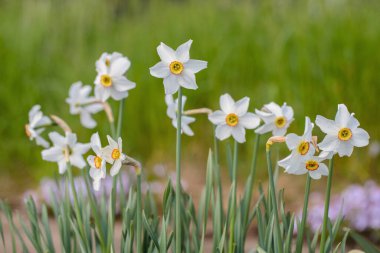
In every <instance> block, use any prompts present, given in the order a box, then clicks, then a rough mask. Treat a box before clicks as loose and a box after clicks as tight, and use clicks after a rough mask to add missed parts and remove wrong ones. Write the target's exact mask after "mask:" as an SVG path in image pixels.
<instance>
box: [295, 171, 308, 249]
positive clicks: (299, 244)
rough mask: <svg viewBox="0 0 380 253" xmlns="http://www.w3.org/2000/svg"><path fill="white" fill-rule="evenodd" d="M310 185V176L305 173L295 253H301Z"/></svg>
mask: <svg viewBox="0 0 380 253" xmlns="http://www.w3.org/2000/svg"><path fill="white" fill-rule="evenodd" d="M310 185H311V177H310V174H309V173H307V179H306V186H305V199H304V202H303V210H302V220H301V225H300V227H299V229H298V238H299V239H298V240H297V245H296V252H302V244H303V234H304V230H305V223H306V217H307V207H308V205H309V194H310Z"/></svg>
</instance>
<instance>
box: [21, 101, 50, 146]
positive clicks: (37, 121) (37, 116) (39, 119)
mask: <svg viewBox="0 0 380 253" xmlns="http://www.w3.org/2000/svg"><path fill="white" fill-rule="evenodd" d="M51 124H52V121H51V120H50V118H49V117H47V116H44V115H43V113H42V112H41V106H40V105H35V106H33V107H32V109H31V110H30V111H29V124H27V125H25V133H26V135H27V136H28V137H29V139H30V140H31V141H32V140H34V139H36V143H37V145H40V146H42V147H44V148H48V147H49V146H50V144H49V142H47V141H46V140H45V139H44V138H42V137H41V133H42V132H43V131H44V130H45V126H48V125H51Z"/></svg>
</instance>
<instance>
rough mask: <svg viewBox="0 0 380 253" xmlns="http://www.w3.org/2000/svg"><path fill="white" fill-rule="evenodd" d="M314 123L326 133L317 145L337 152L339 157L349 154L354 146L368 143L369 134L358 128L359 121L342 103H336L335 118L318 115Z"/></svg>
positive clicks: (328, 150)
mask: <svg viewBox="0 0 380 253" xmlns="http://www.w3.org/2000/svg"><path fill="white" fill-rule="evenodd" d="M315 123H316V124H317V125H318V126H319V128H320V129H321V130H322V132H324V133H326V134H327V135H326V137H325V138H324V139H323V141H322V142H321V143H319V145H318V146H319V148H320V149H322V150H323V151H327V152H333V153H335V154H336V153H338V154H339V156H340V157H342V156H351V154H352V151H353V149H354V147H364V146H367V145H368V142H369V134H368V133H367V132H366V131H365V130H364V129H362V128H359V125H360V123H359V121H358V120H357V119H356V118H355V117H354V114H353V113H351V114H350V113H349V112H348V110H347V107H346V106H345V105H344V104H339V105H338V112H337V113H336V116H335V120H329V119H326V118H325V117H323V116H320V115H318V116H317V119H316V120H315Z"/></svg>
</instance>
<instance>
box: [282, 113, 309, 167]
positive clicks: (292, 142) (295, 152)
mask: <svg viewBox="0 0 380 253" xmlns="http://www.w3.org/2000/svg"><path fill="white" fill-rule="evenodd" d="M313 127H314V124H313V123H311V121H310V118H309V117H306V119H305V130H304V134H303V135H302V136H298V135H296V134H293V133H292V134H288V135H287V136H286V138H285V142H286V145H287V146H288V148H289V150H291V151H292V152H291V154H290V155H289V156H287V157H285V158H284V159H282V160H281V161H279V162H278V165H279V166H281V167H283V168H285V170H286V171H287V170H288V169H289V168H291V167H293V166H294V165H295V164H298V163H299V162H300V160H301V159H305V157H308V156H312V155H314V152H315V148H314V146H313V144H312V141H313V139H312V138H313V137H312V130H313Z"/></svg>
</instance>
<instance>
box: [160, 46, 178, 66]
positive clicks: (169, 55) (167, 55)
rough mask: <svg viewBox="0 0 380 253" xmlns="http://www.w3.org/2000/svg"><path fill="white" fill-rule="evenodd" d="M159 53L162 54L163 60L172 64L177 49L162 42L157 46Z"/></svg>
mask: <svg viewBox="0 0 380 253" xmlns="http://www.w3.org/2000/svg"><path fill="white" fill-rule="evenodd" d="M157 53H158V55H159V56H160V58H161V60H162V61H163V62H165V63H167V64H170V63H171V62H172V61H174V60H176V54H175V51H174V50H173V49H172V48H170V47H168V46H167V45H165V44H164V43H162V42H161V44H160V45H159V46H158V47H157Z"/></svg>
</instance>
